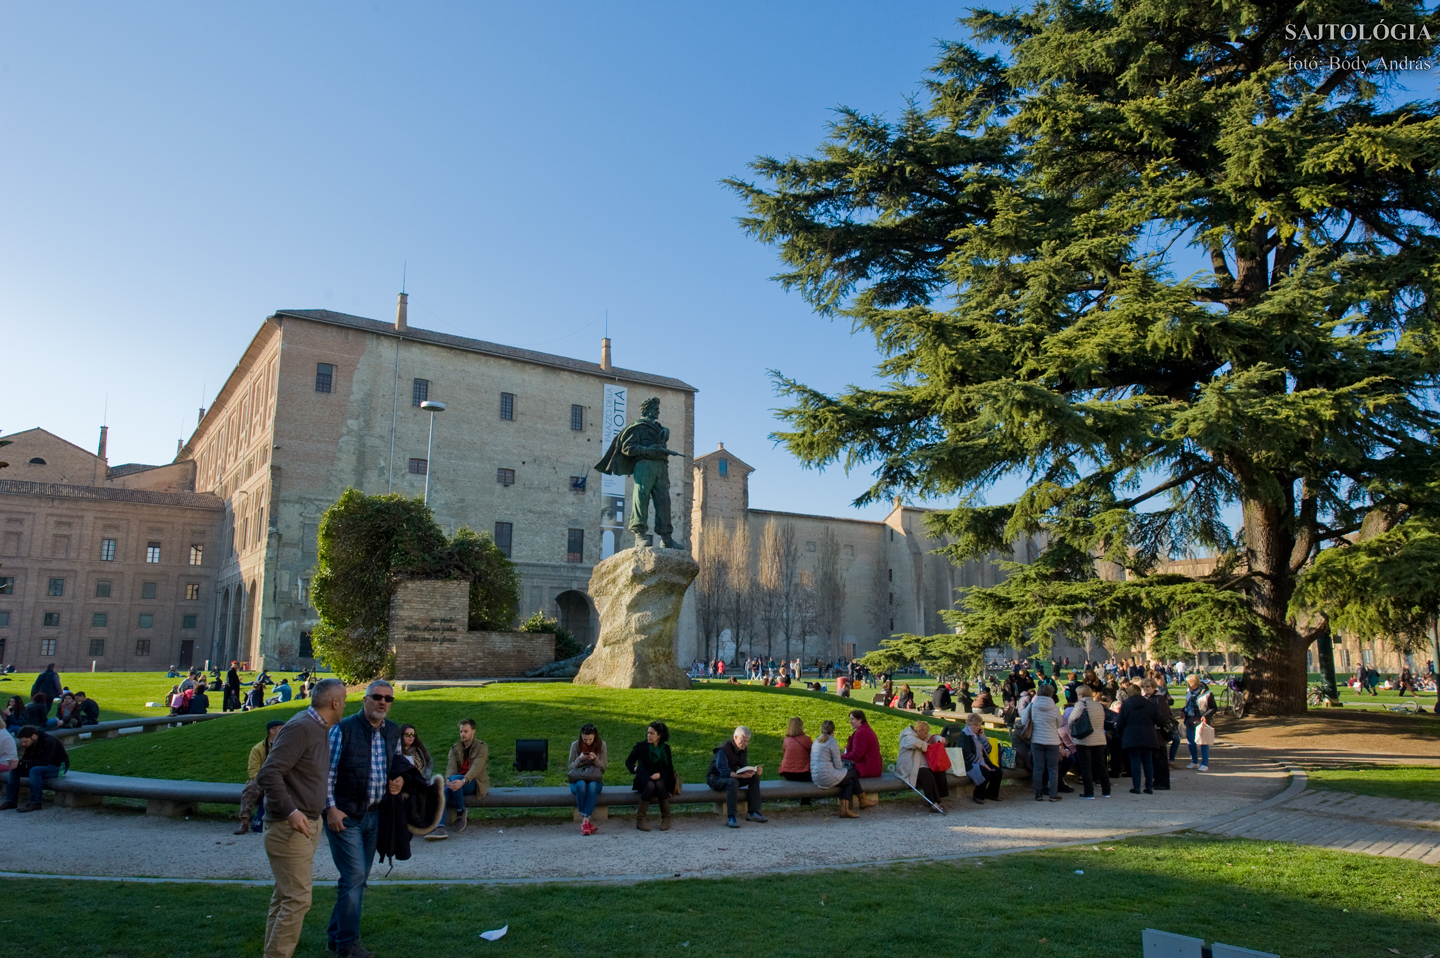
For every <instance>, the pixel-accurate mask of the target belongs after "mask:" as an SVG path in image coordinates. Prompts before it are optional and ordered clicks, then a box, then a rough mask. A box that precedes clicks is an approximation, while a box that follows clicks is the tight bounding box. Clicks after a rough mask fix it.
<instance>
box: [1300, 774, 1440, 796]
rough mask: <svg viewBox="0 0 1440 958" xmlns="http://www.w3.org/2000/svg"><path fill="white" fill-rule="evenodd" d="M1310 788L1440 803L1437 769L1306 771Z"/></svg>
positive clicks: (1439, 784)
mask: <svg viewBox="0 0 1440 958" xmlns="http://www.w3.org/2000/svg"><path fill="white" fill-rule="evenodd" d="M1305 774H1306V775H1307V776H1308V777H1309V785H1310V787H1311V788H1319V789H1325V790H1329V791H1339V792H1352V793H1354V794H1356V795H1373V796H1376V797H1377V798H1406V799H1410V800H1412V801H1417V802H1440V765H1342V766H1338V767H1334V768H1309V769H1306V770H1305Z"/></svg>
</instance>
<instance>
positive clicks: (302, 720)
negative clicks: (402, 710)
mask: <svg viewBox="0 0 1440 958" xmlns="http://www.w3.org/2000/svg"><path fill="white" fill-rule="evenodd" d="M344 714H345V683H344V682H341V681H340V680H339V679H324V680H322V681H321V682H320V683H319V684H317V685H316V686H315V690H314V692H313V693H312V694H311V696H310V707H309V708H307V709H306V710H305V711H303V712H299V713H297V714H296V715H295V716H294V717H293V718H291V719H290V721H288V722H286V723H285V727H284V728H282V729H281V730H280V734H279V735H278V736H276V738H275V744H274V745H272V746H271V747H270V754H269V755H267V756H266V757H265V764H263V765H261V766H260V774H259V775H257V776H256V781H257V782H258V783H259V785H260V788H261V789H262V790H263V791H264V793H265V855H266V857H268V858H269V859H270V870H271V871H273V872H274V873H275V893H274V894H273V895H271V896H270V912H269V914H268V915H267V916H266V919H265V951H264V956H265V958H290V956H291V955H293V954H294V953H295V946H296V944H297V943H298V942H299V941H300V929H301V927H302V926H303V925H304V922H305V913H306V912H308V911H309V910H310V897H311V876H312V875H313V872H314V862H315V850H316V849H317V848H319V847H320V816H321V813H323V812H324V811H325V791H326V786H327V785H328V783H329V779H330V739H329V731H330V726H332V725H334V724H335V723H336V722H338V721H340V718H341V716H343V715H344Z"/></svg>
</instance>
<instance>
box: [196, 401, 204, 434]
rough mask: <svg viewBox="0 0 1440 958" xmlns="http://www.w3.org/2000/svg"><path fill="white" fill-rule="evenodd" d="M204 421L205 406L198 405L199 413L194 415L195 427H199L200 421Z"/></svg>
mask: <svg viewBox="0 0 1440 958" xmlns="http://www.w3.org/2000/svg"><path fill="white" fill-rule="evenodd" d="M204 421H205V407H204V406H201V407H200V415H198V416H196V417H195V428H197V429H198V428H200V424H201V423H202V422H204Z"/></svg>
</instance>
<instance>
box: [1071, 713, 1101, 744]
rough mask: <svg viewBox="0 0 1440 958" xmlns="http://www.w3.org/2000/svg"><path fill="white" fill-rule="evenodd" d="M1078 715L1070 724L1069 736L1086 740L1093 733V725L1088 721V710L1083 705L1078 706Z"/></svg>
mask: <svg viewBox="0 0 1440 958" xmlns="http://www.w3.org/2000/svg"><path fill="white" fill-rule="evenodd" d="M1076 708H1078V709H1080V715H1079V716H1078V717H1077V718H1076V719H1075V721H1073V722H1071V723H1070V735H1071V736H1072V737H1074V738H1077V739H1080V738H1088V737H1089V736H1090V735H1093V734H1094V733H1095V723H1093V722H1091V721H1090V710H1089V709H1087V708H1086V707H1085V706H1083V705H1078V706H1076Z"/></svg>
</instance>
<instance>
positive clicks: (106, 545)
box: [100, 539, 115, 562]
mask: <svg viewBox="0 0 1440 958" xmlns="http://www.w3.org/2000/svg"><path fill="white" fill-rule="evenodd" d="M100 561H101V562H114V561H115V540H114V539H101V540H100Z"/></svg>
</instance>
